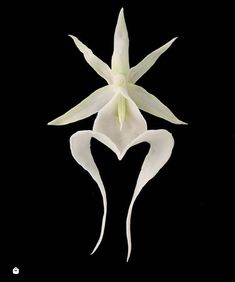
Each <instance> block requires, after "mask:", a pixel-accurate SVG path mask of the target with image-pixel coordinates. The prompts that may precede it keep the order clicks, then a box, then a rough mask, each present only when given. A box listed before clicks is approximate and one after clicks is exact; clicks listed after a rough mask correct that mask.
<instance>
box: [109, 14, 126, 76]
mask: <svg viewBox="0 0 235 282" xmlns="http://www.w3.org/2000/svg"><path fill="white" fill-rule="evenodd" d="M112 71H113V72H114V73H121V74H127V73H128V71H129V38H128V32H127V27H126V23H125V18H124V13H123V9H121V11H120V13H119V16H118V21H117V25H116V29H115V33H114V49H113V56H112Z"/></svg>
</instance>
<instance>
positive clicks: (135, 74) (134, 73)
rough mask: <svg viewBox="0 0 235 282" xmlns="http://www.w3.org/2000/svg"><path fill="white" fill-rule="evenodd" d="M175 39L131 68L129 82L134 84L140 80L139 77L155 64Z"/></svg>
mask: <svg viewBox="0 0 235 282" xmlns="http://www.w3.org/2000/svg"><path fill="white" fill-rule="evenodd" d="M176 39H177V37H175V38H173V39H172V40H171V41H169V42H167V43H166V44H165V45H163V46H162V47H160V48H158V49H157V50H155V51H153V52H152V53H150V54H149V55H148V56H146V57H145V58H144V59H143V60H142V61H141V62H140V63H139V64H138V65H136V66H134V67H133V68H131V69H130V73H129V82H131V83H135V82H136V81H137V80H138V79H140V78H141V76H143V75H144V74H145V73H146V72H147V71H148V70H149V69H150V68H151V67H152V66H153V65H154V64H155V62H156V60H157V59H158V58H159V57H160V56H161V54H163V53H164V52H165V51H166V50H167V49H168V48H169V47H170V46H171V44H172V43H173V42H174V41H175V40H176Z"/></svg>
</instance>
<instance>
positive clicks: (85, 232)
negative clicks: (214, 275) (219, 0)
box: [1, 1, 221, 281]
mask: <svg viewBox="0 0 235 282" xmlns="http://www.w3.org/2000/svg"><path fill="white" fill-rule="evenodd" d="M132 2H133V1H109V2H108V3H107V2H102V1H99V3H93V2H90V1H87V2H86V1H85V2H84V1H77V3H76V4H74V3H73V4H72V3H70V2H68V1H61V3H60V4H58V3H56V4H52V2H51V4H43V3H38V4H37V3H36V2H34V3H33V4H28V3H27V4H26V3H25V4H22V3H21V4H20V5H15V4H13V3H12V6H10V7H8V8H7V9H6V15H7V16H6V19H5V22H4V24H5V25H4V26H6V27H7V28H6V34H4V35H3V36H4V38H5V40H4V43H6V45H5V46H6V53H4V54H3V55H5V61H6V67H5V72H4V79H3V86H5V87H4V94H3V96H2V101H3V102H2V103H3V104H2V107H3V110H5V109H6V110H7V114H2V115H3V117H2V134H3V135H2V140H1V141H2V142H3V146H2V163H3V164H4V165H3V166H2V185H1V186H2V189H1V194H2V197H1V201H2V205H1V207H2V213H1V214H2V216H1V218H2V223H1V224H2V235H3V240H2V248H1V249H2V250H1V256H2V258H3V261H4V263H3V264H2V265H1V266H3V270H2V271H1V275H6V276H7V277H9V279H13V278H15V279H16V277H13V276H12V268H13V267H14V266H18V267H19V268H20V274H19V275H18V276H17V279H18V280H19V279H22V281H23V279H25V280H26V279H27V278H29V279H33V278H37V277H43V278H48V277H51V279H53V278H54V279H57V278H59V277H62V276H63V277H65V278H66V279H67V280H66V281H69V277H72V278H75V279H77V281H90V280H92V279H101V278H102V277H103V278H104V279H107V281H112V280H113V279H114V278H117V279H119V280H120V279H122V280H124V279H128V278H129V279H131V278H136V277H139V275H144V277H145V281H149V279H150V278H148V276H149V277H153V278H152V279H153V280H155V279H158V278H159V279H160V277H165V279H168V278H170V277H174V278H177V277H178V278H181V279H184V278H185V279H189V278H195V277H202V276H204V277H205V273H206V274H208V275H210V272H211V271H212V269H213V257H214V255H215V254H216V247H215V243H216V239H215V234H216V228H215V223H216V222H217V221H218V214H217V212H216V211H215V206H216V202H215V195H216V189H215V183H216V181H217V179H218V177H219V176H218V172H219V168H218V165H217V163H218V159H219V158H220V154H221V153H220V150H218V138H217V135H216V131H217V129H218V127H219V117H218V115H217V116H216V114H215V113H216V112H217V110H218V105H219V101H218V95H216V94H215V91H214V89H213V87H214V85H215V84H216V82H215V81H214V77H213V72H214V71H215V68H216V62H215V60H214V59H215V57H216V55H217V54H216V51H215V50H214V48H213V44H212V41H213V40H212V39H213V38H214V32H215V25H214V20H213V18H214V17H215V7H214V6H213V7H212V6H209V5H208V7H207V6H205V5H204V4H202V3H200V2H194V3H193V2H191V1H190V4H185V3H183V2H182V4H180V2H179V3H177V4H173V3H171V2H162V1H152V2H151V1H143V2H142V1H139V2H138V3H137V1H135V3H132ZM176 2H178V1H176ZM121 7H124V13H125V18H126V23H127V28H128V31H129V38H130V64H131V66H133V65H135V64H136V63H138V62H139V60H140V59H142V58H143V57H144V56H145V55H147V54H148V53H149V52H151V51H153V50H154V49H156V48H158V47H160V46H161V45H163V44H164V43H166V42H167V41H169V40H170V39H172V38H173V37H175V36H178V37H179V38H178V39H177V41H176V42H175V43H174V44H173V45H172V47H171V48H170V49H169V50H168V51H167V52H166V53H165V54H164V55H162V57H161V58H160V59H159V60H158V61H157V63H156V64H155V65H154V66H153V67H152V68H151V70H149V72H148V73H147V74H146V75H145V76H143V77H142V78H141V79H140V80H139V81H138V84H139V85H141V86H143V87H144V88H146V90H148V91H149V92H150V93H153V94H155V95H156V96H157V97H158V98H159V99H160V100H161V101H162V102H164V103H165V104H166V105H167V106H168V107H169V108H170V109H171V110H172V111H173V112H174V113H175V114H176V116H178V117H179V118H180V119H182V120H184V121H186V122H188V123H189V125H187V126H177V125H173V124H170V123H168V122H165V121H163V120H161V119H158V118H156V117H152V116H151V115H149V114H146V113H144V116H145V117H146V120H147V123H148V127H149V128H150V129H160V128H165V129H167V130H169V131H170V132H171V133H172V134H173V136H174V138H175V147H174V151H173V154H172V156H171V158H170V160H169V161H168V163H167V164H166V165H165V167H164V168H163V169H162V170H161V171H160V172H159V173H158V174H157V176H156V177H155V178H154V179H153V180H151V181H150V182H149V183H148V184H147V185H146V187H145V188H144V189H143V191H142V192H141V194H140V196H139V197H138V200H137V201H136V203H135V206H134V210H133V217H132V239H133V250H132V255H131V258H130V261H129V263H128V264H127V263H126V262H125V260H126V254H127V244H126V238H125V219H126V214H127V209H128V205H129V203H130V199H131V196H132V193H133V189H134V186H135V182H136V179H137V176H138V173H139V170H140V167H141V165H142V162H143V160H144V157H145V155H146V153H147V151H148V145H147V144H141V145H138V146H136V147H133V148H131V149H130V150H129V151H128V153H127V154H126V156H125V157H124V159H123V160H122V161H121V162H119V161H118V160H117V158H116V156H115V155H114V154H113V152H111V151H110V150H109V149H108V148H106V147H105V146H103V145H102V144H100V143H99V142H98V141H95V140H92V152H93V155H94V158H95V161H96V163H97V165H98V168H99V169H100V173H101V176H102V178H103V181H104V185H105V187H106V191H107V197H108V216H107V224H106V230H105V235H104V238H103V242H102V244H101V245H100V247H99V249H98V250H97V252H96V253H95V254H94V255H92V256H90V255H89V253H90V252H91V250H92V249H93V247H94V245H95V243H96V240H97V239H98V235H99V231H100V224H101V218H102V211H103V207H102V201H101V200H102V199H101V196H100V194H99V190H98V187H97V186H96V184H95V182H94V181H93V180H92V179H91V177H90V176H89V175H88V173H87V172H85V171H84V170H83V169H82V168H81V167H80V166H78V165H77V163H76V162H75V161H74V159H73V158H72V156H71V153H70V149H69V138H70V136H71V135H72V134H73V133H75V132H76V131H78V130H83V129H91V128H92V125H93V122H94V118H95V117H94V116H92V117H90V118H88V119H86V120H82V121H80V122H78V123H75V124H71V125H67V126H64V127H49V126H47V125H46V124H47V122H49V121H50V120H52V119H54V118H55V117H57V116H59V115H60V114H62V113H64V112H65V111H67V110H68V109H70V108H71V107H72V106H74V105H76V104H77V103H78V102H79V101H81V100H82V99H84V98H85V97H87V96H88V95H89V94H90V93H92V92H93V91H94V90H96V89H97V88H99V87H101V86H103V85H105V81H104V80H103V79H102V78H100V77H99V76H98V75H97V74H96V73H95V72H94V71H93V70H92V69H91V68H90V66H89V65H88V64H87V63H86V62H85V60H84V58H83V56H82V55H81V54H80V52H79V51H78V50H77V49H76V47H75V45H74V43H73V41H72V40H71V38H69V37H68V36H67V35H68V34H72V35H75V36H78V37H79V38H80V40H82V41H83V42H84V43H85V44H87V45H88V46H89V47H90V48H91V49H92V50H93V51H94V53H95V54H96V55H97V56H98V57H100V58H101V59H102V60H104V61H105V62H107V63H108V64H110V60H111V55H112V49H113V34H114V29H115V25H116V21H117V16H118V13H119V10H120V8H121ZM5 84H6V85H5ZM215 105H217V106H216V107H215ZM3 112H4V111H3ZM215 124H216V126H215ZM84 275H85V276H84ZM126 275H127V276H126ZM119 276H120V278H119ZM82 277H83V278H82ZM189 280H190V279H189ZM6 281H8V280H6ZM9 281H12V280H9ZM31 281H33V280H31ZM52 281H54V280H52ZM73 281H74V280H73ZM160 281H162V280H160Z"/></svg>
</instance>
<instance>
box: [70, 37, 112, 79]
mask: <svg viewBox="0 0 235 282" xmlns="http://www.w3.org/2000/svg"><path fill="white" fill-rule="evenodd" d="M69 36H70V37H71V38H72V39H73V41H74V43H75V44H76V46H77V48H78V49H79V50H80V51H81V52H82V53H83V55H84V57H85V59H86V61H87V63H88V64H89V65H90V66H91V67H92V68H93V69H94V70H95V71H96V72H97V73H98V74H99V75H100V76H101V77H103V78H104V79H105V80H106V81H107V82H108V84H111V83H112V72H111V69H110V67H109V66H108V65H107V64H106V63H104V62H103V61H102V60H101V59H99V58H98V57H97V56H96V55H94V54H93V52H92V51H91V49H89V48H88V47H87V46H86V45H85V44H83V43H82V42H81V41H80V40H79V39H78V38H77V37H75V36H73V35H69Z"/></svg>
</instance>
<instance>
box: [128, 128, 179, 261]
mask: <svg viewBox="0 0 235 282" xmlns="http://www.w3.org/2000/svg"><path fill="white" fill-rule="evenodd" d="M142 142H148V143H149V144H150V149H149V152H148V154H147V156H146V157H145V160H144V162H143V165H142V168H141V171H140V174H139V177H138V180H137V183H136V187H135V190H134V193H133V197H132V200H131V203H130V206H129V209H128V214H127V220H126V236H127V243H128V254H127V261H128V260H129V258H130V254H131V246H132V245H131V214H132V209H133V205H134V203H135V200H136V198H137V196H138V195H139V193H140V191H141V190H142V188H143V187H144V186H145V185H146V183H147V182H148V181H149V180H150V179H152V178H153V177H154V176H155V175H156V174H157V173H158V171H159V170H160V169H161V168H162V167H163V166H164V165H165V163H166V162H167V161H168V159H169V158H170V156H171V152H172V149H173V146H174V139H173V137H172V135H171V134H170V133H169V132H168V131H167V130H163V129H161V130H148V131H146V132H144V133H143V134H142V135H140V136H139V137H137V138H136V139H135V140H134V141H133V142H132V143H131V144H130V145H129V146H128V148H130V147H132V146H134V145H136V144H139V143H142ZM128 148H127V150H128Z"/></svg>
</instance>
